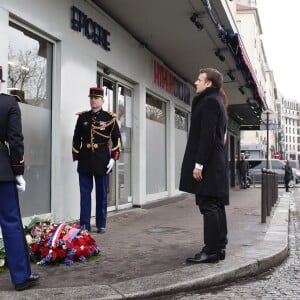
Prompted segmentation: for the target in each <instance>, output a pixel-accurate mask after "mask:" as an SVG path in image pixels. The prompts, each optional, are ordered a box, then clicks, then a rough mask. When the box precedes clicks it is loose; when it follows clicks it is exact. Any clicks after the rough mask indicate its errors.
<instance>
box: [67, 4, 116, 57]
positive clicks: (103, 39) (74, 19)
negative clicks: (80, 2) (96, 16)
mask: <svg viewBox="0 0 300 300" xmlns="http://www.w3.org/2000/svg"><path fill="white" fill-rule="evenodd" d="M71 28H72V29H73V30H75V31H78V32H82V33H83V35H84V36H85V37H86V38H87V39H88V40H92V42H93V43H95V44H97V45H100V46H101V47H102V48H103V49H104V50H106V51H110V42H109V40H108V38H109V36H110V32H109V31H108V30H106V29H105V28H103V27H102V26H101V25H99V24H98V23H97V22H95V21H93V20H92V19H91V18H89V17H88V16H87V15H86V14H85V13H83V12H82V11H81V10H80V9H78V8H77V7H76V6H72V7H71Z"/></svg>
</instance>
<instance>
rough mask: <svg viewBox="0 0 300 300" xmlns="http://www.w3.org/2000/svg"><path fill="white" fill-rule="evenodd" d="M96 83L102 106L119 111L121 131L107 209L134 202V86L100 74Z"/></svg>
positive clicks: (124, 206)
mask: <svg viewBox="0 0 300 300" xmlns="http://www.w3.org/2000/svg"><path fill="white" fill-rule="evenodd" d="M97 84H98V86H102V87H103V89H104V104H103V110H105V111H110V112H114V113H116V114H117V120H118V124H119V127H120V133H121V139H122V141H121V143H122V146H121V155H120V159H119V161H118V162H117V163H116V164H115V167H114V169H113V172H112V173H111V174H110V175H109V180H108V195H107V196H108V197H107V201H108V203H107V206H108V210H109V211H112V210H117V209H122V208H127V207H130V206H131V205H132V196H131V195H132V193H131V191H132V188H131V137H132V132H131V130H132V113H131V107H132V95H133V91H132V89H130V88H128V87H126V86H125V85H123V84H121V83H119V82H117V81H115V80H111V79H109V78H107V77H104V76H102V75H101V74H100V73H98V74H97Z"/></svg>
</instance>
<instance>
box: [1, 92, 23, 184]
mask: <svg viewBox="0 0 300 300" xmlns="http://www.w3.org/2000/svg"><path fill="white" fill-rule="evenodd" d="M23 174H24V144H23V135H22V123H21V111H20V107H19V104H18V101H17V98H16V97H14V96H10V95H6V94H0V182H3V181H15V177H16V175H23Z"/></svg>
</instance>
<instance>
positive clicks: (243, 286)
mask: <svg viewBox="0 0 300 300" xmlns="http://www.w3.org/2000/svg"><path fill="white" fill-rule="evenodd" d="M292 193H293V197H292V200H291V203H290V223H289V248H290V250H289V256H288V258H287V259H286V260H285V261H284V262H283V263H282V264H281V265H280V266H278V267H277V268H275V269H273V270H270V271H269V272H268V273H266V274H262V275H260V276H257V277H255V278H247V279H243V280H240V281H237V282H232V283H230V284H227V285H224V286H220V287H217V288H215V289H209V290H201V291H195V292H191V293H184V294H178V295H172V296H168V297H166V296H165V297H163V298H156V300H162V299H164V300H200V299H213V300H227V299H247V300H252V299H253V300H254V299H255V300H257V299H274V300H277V299H284V300H289V299H293V300H294V299H295V300H297V299H299V300H300V284H299V282H300V189H299V188H295V189H293V192H292Z"/></svg>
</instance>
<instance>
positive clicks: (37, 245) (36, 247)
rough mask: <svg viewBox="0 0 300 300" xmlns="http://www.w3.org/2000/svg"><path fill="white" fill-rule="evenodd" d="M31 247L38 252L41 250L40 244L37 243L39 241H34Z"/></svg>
mask: <svg viewBox="0 0 300 300" xmlns="http://www.w3.org/2000/svg"><path fill="white" fill-rule="evenodd" d="M31 249H32V251H33V252H34V253H37V252H39V250H40V245H39V244H37V243H34V244H32V245H31Z"/></svg>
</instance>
